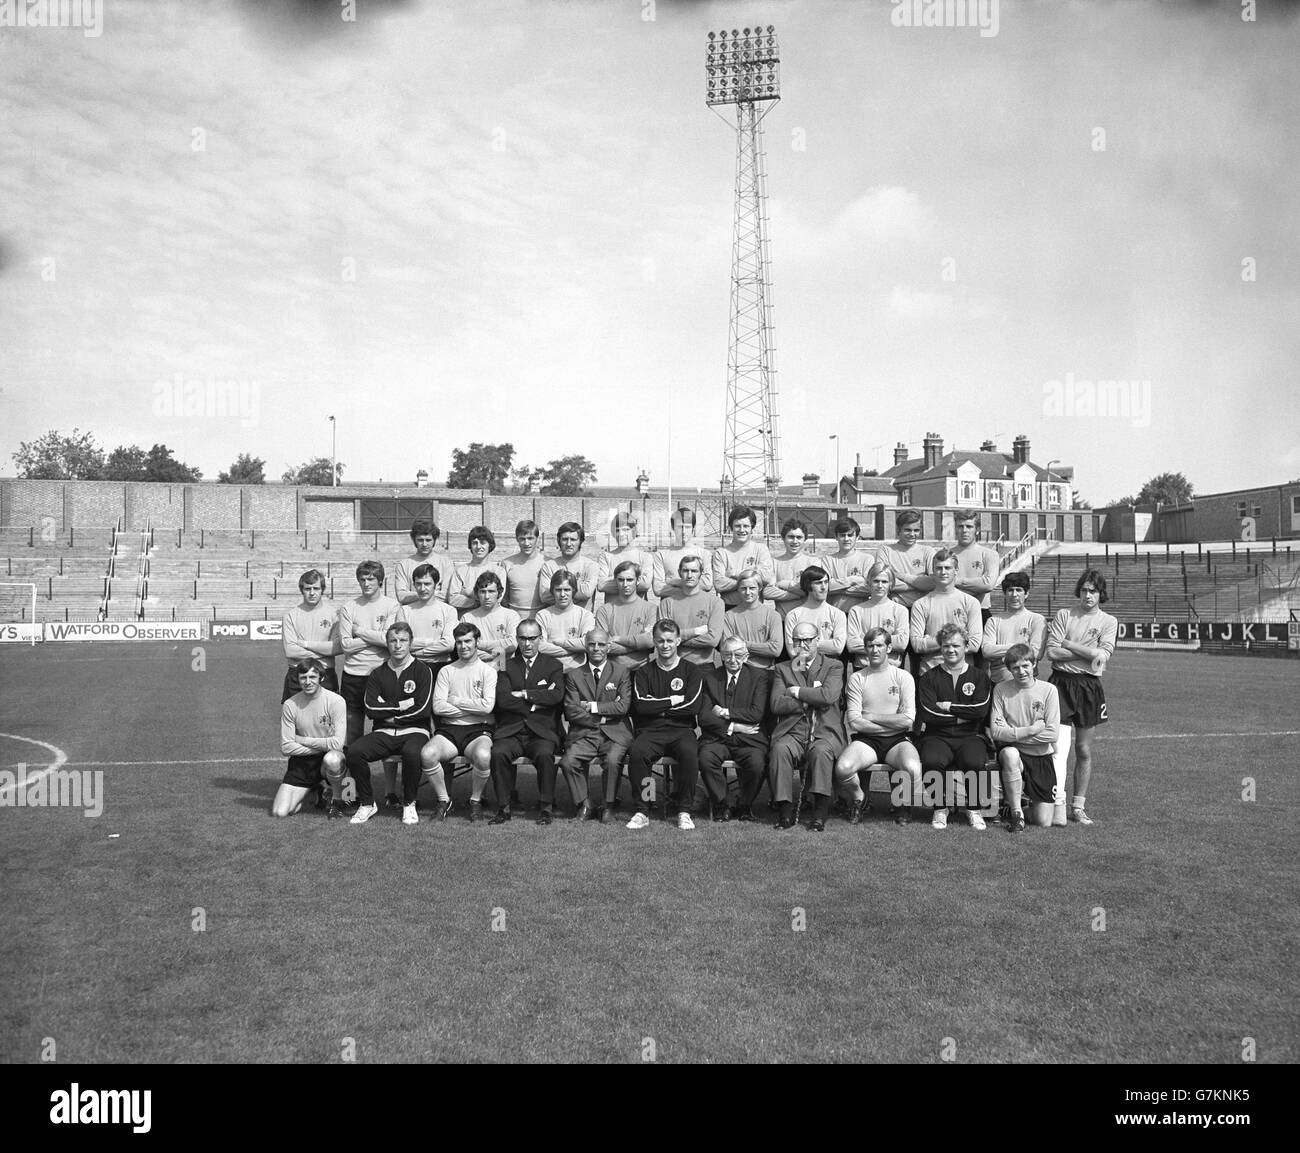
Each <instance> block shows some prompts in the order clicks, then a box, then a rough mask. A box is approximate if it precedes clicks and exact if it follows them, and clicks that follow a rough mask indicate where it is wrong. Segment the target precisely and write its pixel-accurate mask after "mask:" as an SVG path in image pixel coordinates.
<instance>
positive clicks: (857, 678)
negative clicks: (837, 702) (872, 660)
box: [844, 664, 916, 733]
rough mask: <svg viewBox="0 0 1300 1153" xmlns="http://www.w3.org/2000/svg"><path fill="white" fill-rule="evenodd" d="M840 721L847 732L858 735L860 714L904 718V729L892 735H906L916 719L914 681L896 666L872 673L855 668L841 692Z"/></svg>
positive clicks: (897, 730)
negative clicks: (855, 670) (842, 707)
mask: <svg viewBox="0 0 1300 1153" xmlns="http://www.w3.org/2000/svg"><path fill="white" fill-rule="evenodd" d="M844 703H845V708H844V721H845V724H846V725H847V726H848V729H849V732H850V733H856V732H862V731H864V730H861V729H859V728H857V727H856V726H857V724H858V723H860V722H861V721H862V717H863V714H864V713H889V714H899V715H901V716H903V717H906V718H907V725H906V726H905V727H904V728H900V729H894V730H891V731H892V732H900V733H901V732H906V731H907V729H909V728H911V727H912V722H913V721H915V720H916V682H915V681H914V680H913V679H912V674H911V673H909V672H908V671H907V670H906V669H901V668H898V667H897V666H896V665H890V664H887V665H885V667H884V668H882V669H878V670H876V671H874V672H873V671H872V670H871V669H858V670H857V672H855V673H853V674H852V676H850V677H849V683H848V686H847V688H846V689H845V692H844Z"/></svg>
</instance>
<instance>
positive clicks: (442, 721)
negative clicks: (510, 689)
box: [433, 660, 497, 728]
mask: <svg viewBox="0 0 1300 1153" xmlns="http://www.w3.org/2000/svg"><path fill="white" fill-rule="evenodd" d="M496 701H497V671H496V669H494V668H493V667H492V666H491V665H490V664H488V663H487V662H486V661H480V660H475V661H474V662H473V663H471V664H464V663H462V662H461V661H456V662H455V663H453V664H450V665H443V666H442V669H441V670H440V671H439V672H438V680H437V683H436V684H435V685H434V686H433V715H434V716H435V717H437V718H438V721H437V725H438V727H439V728H443V727H444V726H446V725H491V724H495V723H496V715H495V714H494V713H493V709H495V708H496Z"/></svg>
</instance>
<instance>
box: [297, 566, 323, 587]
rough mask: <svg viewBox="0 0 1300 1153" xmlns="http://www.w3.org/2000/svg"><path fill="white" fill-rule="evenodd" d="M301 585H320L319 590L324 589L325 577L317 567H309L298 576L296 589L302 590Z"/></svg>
mask: <svg viewBox="0 0 1300 1153" xmlns="http://www.w3.org/2000/svg"><path fill="white" fill-rule="evenodd" d="M303 585H320V587H321V590H322V591H324V589H325V577H324V575H323V574H322V573H321V571H320V569H318V568H309V569H308V570H307V571H306V572H305V573H303V574H302V576H300V577H299V578H298V591H299V592H302V588H303Z"/></svg>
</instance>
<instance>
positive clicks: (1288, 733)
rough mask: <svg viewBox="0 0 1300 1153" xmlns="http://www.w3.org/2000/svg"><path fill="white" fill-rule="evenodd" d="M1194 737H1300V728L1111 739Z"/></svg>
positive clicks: (1148, 735)
mask: <svg viewBox="0 0 1300 1153" xmlns="http://www.w3.org/2000/svg"><path fill="white" fill-rule="evenodd" d="M1192 737H1194V738H1195V739H1196V740H1198V741H1199V740H1200V739H1201V738H1203V737H1300V729H1279V730H1277V731H1274V732H1261V731H1260V730H1259V729H1255V730H1254V731H1253V732H1249V733H1127V734H1124V735H1121V736H1118V737H1116V736H1112V737H1110V738H1109V739H1110V740H1112V741H1184V740H1187V739H1188V738H1192ZM1103 739H1105V738H1103Z"/></svg>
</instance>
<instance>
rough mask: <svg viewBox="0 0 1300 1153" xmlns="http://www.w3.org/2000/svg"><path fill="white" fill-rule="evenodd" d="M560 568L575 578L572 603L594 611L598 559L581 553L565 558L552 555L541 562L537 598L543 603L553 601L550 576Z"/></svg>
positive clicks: (598, 572) (597, 584) (551, 602)
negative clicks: (575, 586) (575, 585)
mask: <svg viewBox="0 0 1300 1153" xmlns="http://www.w3.org/2000/svg"><path fill="white" fill-rule="evenodd" d="M560 569H568V571H569V572H571V573H572V574H573V575H574V577H575V578H576V579H577V582H578V587H577V588H575V589H574V590H573V603H574V604H576V605H581V606H582V607H583V608H585V609H588V610H591V611H593V612H594V611H595V600H594V598H595V596H596V589H597V587H598V586H599V585H600V561H598V560H596V559H595V558H594V557H589V556H583V555H582V553H579V554H578V555H577V556H574V557H569V558H568V559H567V560H566V559H565V558H564V557H562V556H554V557H551V558H549V559H548V560H545V561H543V562H542V567H541V569H540V571H539V572H538V574H537V599H538V600H539V601H541V602H542V604H544V605H553V604H554V603H555V594H554V593H553V592H551V577H553V576H554V575H555V574H556V573H557V572H559V571H560Z"/></svg>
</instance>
